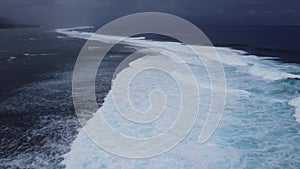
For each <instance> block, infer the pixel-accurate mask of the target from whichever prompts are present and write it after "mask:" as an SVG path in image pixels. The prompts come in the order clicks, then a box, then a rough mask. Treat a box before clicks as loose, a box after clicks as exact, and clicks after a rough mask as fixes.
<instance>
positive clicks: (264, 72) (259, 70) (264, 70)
mask: <svg viewBox="0 0 300 169" xmlns="http://www.w3.org/2000/svg"><path fill="white" fill-rule="evenodd" d="M249 73H251V74H252V75H254V76H258V77H261V78H263V79H266V80H281V79H286V78H297V79H300V75H295V74H291V73H286V72H283V71H281V70H279V69H276V68H272V67H270V66H267V65H263V64H254V65H253V66H251V67H250V68H249Z"/></svg>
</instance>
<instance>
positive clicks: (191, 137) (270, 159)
mask: <svg viewBox="0 0 300 169" xmlns="http://www.w3.org/2000/svg"><path fill="white" fill-rule="evenodd" d="M85 28H90V27H78V28H70V29H57V30H56V31H57V32H58V33H61V34H64V35H65V36H67V37H69V38H82V39H89V38H90V37H91V35H93V33H89V32H82V31H79V29H85ZM118 38H120V37H115V36H107V35H97V36H93V39H92V40H97V41H102V42H107V43H110V42H111V41H114V40H116V39H118ZM123 43H125V44H127V45H131V46H132V48H135V49H139V48H141V47H155V48H161V49H166V50H169V51H172V52H174V53H176V54H177V56H179V57H180V58H181V59H182V60H183V61H184V62H185V64H187V65H188V66H189V68H190V69H191V70H192V72H193V73H194V76H195V78H196V80H197V81H198V83H199V84H200V85H199V91H200V96H201V98H200V100H201V101H200V103H199V104H200V106H199V107H200V109H199V116H198V118H197V120H196V123H195V125H194V127H193V129H192V131H191V132H190V133H189V134H188V135H187V137H186V138H185V139H184V140H183V141H182V142H180V143H179V144H178V145H177V146H176V147H175V148H174V149H172V150H170V151H169V152H167V153H165V154H162V155H160V156H157V157H153V158H149V159H127V158H122V157H118V156H115V155H113V154H110V153H108V152H106V151H104V150H102V149H101V148H99V147H98V146H97V145H96V144H94V143H93V142H92V141H91V140H90V139H89V138H88V137H87V135H86V134H85V132H84V131H83V130H82V129H80V130H79V133H78V135H77V138H76V140H75V141H74V142H73V143H72V148H71V151H70V152H69V153H67V154H65V155H64V158H65V159H64V161H63V162H62V163H63V164H64V165H66V168H70V169H74V168H76V169H81V168H82V169H83V168H88V169H100V168H108V169H114V168H115V169H120V168H124V169H130V168H137V169H142V168H149V169H156V168H164V169H167V168H169V169H174V168H187V169H190V168H298V167H299V166H300V144H299V143H300V124H299V123H300V96H299V92H300V91H299V89H300V82H299V79H300V66H299V65H296V64H287V63H281V62H279V61H275V60H271V59H270V58H267V57H258V56H254V55H247V53H246V52H244V51H240V50H234V49H231V48H225V47H216V51H217V53H218V55H219V56H220V58H221V62H222V64H223V66H224V70H225V75H226V81H227V100H226V105H225V110H224V115H223V118H222V120H221V123H220V125H219V127H218V129H217V130H216V131H215V133H214V134H213V136H212V137H211V138H210V139H209V140H208V141H207V142H206V143H205V144H199V143H198V138H199V132H200V131H201V128H202V127H203V122H204V120H205V117H206V116H207V114H206V113H205V112H207V111H208V108H209V107H208V106H209V104H210V99H211V98H210V94H211V90H210V83H209V77H208V75H207V72H206V71H205V68H204V66H203V65H202V63H201V61H200V60H199V59H197V58H196V57H195V56H194V55H193V54H192V53H191V51H190V50H187V48H185V47H184V46H183V45H182V44H180V43H177V42H160V41H149V40H146V39H145V38H143V37H141V38H129V39H126V40H125V41H124V42H123ZM204 48H208V47H199V50H201V49H204ZM207 59H209V57H208V58H207ZM165 62H166V58H165V57H160V56H158V55H151V54H150V55H149V56H145V57H142V58H139V59H137V60H135V61H133V62H131V63H130V64H129V67H128V68H125V69H124V70H123V71H121V72H120V73H119V74H118V75H117V77H116V79H115V80H114V81H113V83H112V86H113V87H112V90H114V85H116V84H115V83H118V79H119V78H120V77H122V74H123V73H125V72H126V73H128V72H129V73H130V72H131V71H133V70H134V69H135V68H136V67H139V66H143V65H147V64H149V63H157V64H164V63H165ZM176 64H181V63H174V67H176ZM156 88H159V89H161V90H162V91H164V92H165V93H166V97H167V101H168V102H167V104H166V109H165V111H164V113H163V114H162V116H161V117H160V119H159V120H157V121H155V122H154V123H152V124H149V125H148V124H147V125H140V124H133V123H130V122H129V121H126V120H125V119H123V117H122V116H120V115H119V114H118V111H117V110H116V108H115V106H114V103H113V100H112V92H111V91H110V92H109V93H108V95H107V97H106V99H105V102H104V103H103V105H102V107H101V108H100V110H101V112H102V113H103V116H104V117H105V119H106V120H107V122H108V123H109V124H110V125H111V126H112V127H113V128H114V129H115V130H117V131H119V132H121V133H124V134H126V135H130V136H134V137H151V136H155V135H157V134H158V133H162V132H163V131H165V130H166V129H167V128H168V127H170V126H171V125H172V122H174V120H175V119H176V113H178V112H177V110H178V109H179V105H180V104H179V103H180V99H178V98H179V97H180V94H179V92H178V91H179V88H178V86H177V85H176V83H174V80H172V79H171V78H170V77H169V76H167V75H166V74H164V73H162V72H161V71H155V70H147V71H145V72H143V73H141V74H140V75H139V76H137V78H135V79H134V80H133V81H132V85H131V86H130V92H129V97H130V100H131V102H132V104H133V105H134V106H135V107H136V108H137V109H138V110H141V111H145V110H146V109H147V108H148V107H149V106H150V105H149V102H148V100H147V99H148V98H147V96H148V94H149V92H150V91H152V90H153V89H156ZM98 113H99V112H98ZM92 119H93V118H92ZM92 119H91V120H92ZM91 120H90V122H89V121H88V122H87V124H86V125H94V124H91Z"/></svg>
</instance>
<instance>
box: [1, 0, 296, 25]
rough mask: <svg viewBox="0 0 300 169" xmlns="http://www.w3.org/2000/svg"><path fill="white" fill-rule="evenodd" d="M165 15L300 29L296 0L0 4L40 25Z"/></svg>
mask: <svg viewBox="0 0 300 169" xmlns="http://www.w3.org/2000/svg"><path fill="white" fill-rule="evenodd" d="M136 12H165V13H170V14H174V15H177V16H179V17H182V18H185V19H187V20H189V21H191V22H192V23H194V24H198V25H300V1H299V0H0V17H5V18H9V19H12V20H14V21H16V22H20V23H28V24H40V25H91V24H97V25H102V24H105V23H107V22H109V21H111V20H113V19H117V18H119V17H122V16H124V15H128V14H132V13H136Z"/></svg>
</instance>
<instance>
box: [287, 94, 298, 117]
mask: <svg viewBox="0 0 300 169" xmlns="http://www.w3.org/2000/svg"><path fill="white" fill-rule="evenodd" d="M289 105H291V106H293V107H295V114H294V117H295V118H296V120H297V122H299V123H300V96H298V97H296V98H294V99H292V100H290V101H289Z"/></svg>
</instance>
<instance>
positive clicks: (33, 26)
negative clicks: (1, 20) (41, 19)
mask: <svg viewBox="0 0 300 169" xmlns="http://www.w3.org/2000/svg"><path fill="white" fill-rule="evenodd" d="M36 27H40V25H6V24H0V29H16V28H36Z"/></svg>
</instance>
